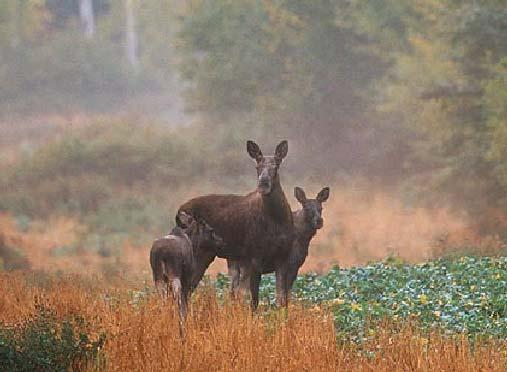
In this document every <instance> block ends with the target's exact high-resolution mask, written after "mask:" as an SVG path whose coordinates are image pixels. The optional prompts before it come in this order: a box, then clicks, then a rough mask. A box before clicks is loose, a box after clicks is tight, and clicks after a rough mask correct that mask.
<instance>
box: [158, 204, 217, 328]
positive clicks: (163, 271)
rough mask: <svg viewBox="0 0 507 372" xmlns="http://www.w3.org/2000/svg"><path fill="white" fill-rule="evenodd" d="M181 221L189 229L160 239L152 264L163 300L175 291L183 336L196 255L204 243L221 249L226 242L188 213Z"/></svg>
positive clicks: (172, 232) (176, 229) (177, 230)
mask: <svg viewBox="0 0 507 372" xmlns="http://www.w3.org/2000/svg"><path fill="white" fill-rule="evenodd" d="M180 218H181V219H182V220H183V221H184V223H185V226H186V228H181V227H179V226H177V227H175V228H174V229H173V230H172V231H171V233H170V234H169V235H166V236H164V237H162V238H159V239H156V240H155V241H154V242H153V245H152V247H151V252H150V264H151V269H152V271H153V281H154V282H155V287H156V288H157V291H158V292H159V293H160V294H161V295H162V297H163V298H167V297H168V296H169V290H170V291H171V292H172V295H173V298H174V301H175V302H176V303H177V305H178V310H179V316H180V333H183V321H184V319H185V317H186V313H187V307H188V297H189V295H190V291H191V283H192V273H193V271H194V252H195V251H196V250H198V249H199V246H200V245H201V244H203V245H206V246H209V247H214V246H215V245H217V246H221V245H222V244H223V242H222V239H221V238H220V237H219V236H218V235H216V233H215V231H214V230H213V229H212V228H211V227H210V226H209V225H208V224H207V223H206V222H204V221H198V220H196V219H194V218H192V217H191V216H189V215H187V214H186V213H182V214H181V215H180Z"/></svg>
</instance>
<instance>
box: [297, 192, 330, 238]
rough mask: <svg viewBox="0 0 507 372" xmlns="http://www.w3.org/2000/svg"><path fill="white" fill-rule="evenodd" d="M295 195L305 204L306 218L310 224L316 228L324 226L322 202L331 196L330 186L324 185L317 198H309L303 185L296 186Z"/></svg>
mask: <svg viewBox="0 0 507 372" xmlns="http://www.w3.org/2000/svg"><path fill="white" fill-rule="evenodd" d="M294 196H295V197H296V199H297V200H298V202H300V203H301V205H302V206H303V214H304V219H305V222H306V223H307V224H308V226H310V227H311V228H313V229H316V230H317V229H320V228H322V226H324V219H323V218H322V203H324V202H325V201H326V200H327V198H329V187H324V188H323V189H322V190H321V191H320V192H319V193H318V194H317V196H316V197H315V199H307V198H306V195H305V192H304V190H303V189H302V188H301V187H295V188H294Z"/></svg>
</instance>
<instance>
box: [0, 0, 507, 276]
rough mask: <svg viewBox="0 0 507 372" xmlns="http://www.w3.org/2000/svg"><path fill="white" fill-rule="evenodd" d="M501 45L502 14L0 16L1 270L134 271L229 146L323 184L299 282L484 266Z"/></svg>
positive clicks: (140, 8) (48, 0) (469, 9)
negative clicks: (387, 261)
mask: <svg viewBox="0 0 507 372" xmlns="http://www.w3.org/2000/svg"><path fill="white" fill-rule="evenodd" d="M506 40H507V7H506V5H505V2H504V1H503V0H497V1H495V0H488V1H486V0H483V1H481V0H476V1H465V2H463V1H454V0H432V1H414V2H408V1H401V0H378V1H375V2H372V1H366V0H348V1H345V0H328V1H324V0H316V1H311V2H310V1H303V0H281V1H261V0H234V1H233V0H214V1H205V0H189V1H175V0H172V1H171V0H150V1H141V0H2V1H1V2H0V267H1V268H4V269H9V268H33V269H43V270H46V269H61V270H76V271H99V272H104V273H113V272H116V271H142V270H146V269H147V267H148V251H149V247H150V245H151V241H152V240H153V238H155V237H157V236H159V235H160V234H163V233H165V232H166V231H167V230H168V229H169V228H170V227H171V226H172V225H173V216H174V213H175V210H176V208H177V207H178V206H179V205H180V204H181V203H182V202H184V201H185V200H186V199H188V198H190V197H192V196H196V195H200V194H205V193H209V192H234V193H246V192H248V191H250V190H252V189H253V188H254V187H255V170H254V167H253V165H252V162H251V160H250V159H249V157H248V155H247V154H246V151H245V147H246V146H245V142H246V140H247V139H254V140H256V141H257V142H258V143H259V144H260V145H261V148H262V150H263V152H264V153H266V154H268V153H271V152H272V151H273V150H274V148H275V146H276V144H277V143H278V142H279V141H280V140H281V139H288V140H289V155H288V158H287V159H286V161H285V162H284V163H283V165H282V167H281V174H282V183H283V186H284V190H285V192H286V194H287V196H288V198H289V199H290V201H291V203H292V204H293V207H294V208H297V202H296V201H295V200H294V198H293V196H292V194H293V191H292V190H293V187H294V186H296V185H297V186H302V187H304V189H305V190H306V191H307V195H308V196H312V197H313V196H314V195H315V194H316V193H317V192H318V191H319V190H320V189H321V188H322V187H323V186H330V187H331V196H330V199H329V201H328V202H327V203H326V204H325V206H324V217H325V226H324V228H323V229H322V230H321V231H319V233H318V235H317V237H316V238H315V239H314V241H313V242H312V245H311V251H310V257H309V259H308V262H307V263H306V264H305V267H304V269H306V270H324V269H326V268H328V267H329V266H330V265H333V264H335V263H339V264H340V265H355V264H362V263H365V262H367V261H369V260H375V259H380V258H383V257H386V256H388V255H395V256H397V255H399V256H400V257H402V258H403V259H407V260H411V261H420V260H424V259H428V258H431V257H435V256H440V255H443V254H452V253H453V252H456V251H459V252H463V251H466V252H476V253H480V254H498V253H501V252H503V251H504V248H505V243H504V242H505V239H507V234H506V232H507V229H506V228H507V215H506V213H505V207H506V202H507V161H506V160H507V43H506ZM219 269H223V264H222V266H220V265H218V266H215V268H214V270H219Z"/></svg>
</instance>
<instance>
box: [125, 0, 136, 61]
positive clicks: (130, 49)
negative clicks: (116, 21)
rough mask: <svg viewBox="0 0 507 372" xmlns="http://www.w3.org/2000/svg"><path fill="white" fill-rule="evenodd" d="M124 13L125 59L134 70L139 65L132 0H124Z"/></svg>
mask: <svg viewBox="0 0 507 372" xmlns="http://www.w3.org/2000/svg"><path fill="white" fill-rule="evenodd" d="M125 10H126V12H127V14H126V39H127V40H126V42H127V44H126V49H127V50H126V52H127V60H128V61H129V63H130V65H131V66H132V67H134V69H135V70H137V69H138V66H139V56H138V37H137V30H136V18H135V14H134V6H133V1H132V0H125Z"/></svg>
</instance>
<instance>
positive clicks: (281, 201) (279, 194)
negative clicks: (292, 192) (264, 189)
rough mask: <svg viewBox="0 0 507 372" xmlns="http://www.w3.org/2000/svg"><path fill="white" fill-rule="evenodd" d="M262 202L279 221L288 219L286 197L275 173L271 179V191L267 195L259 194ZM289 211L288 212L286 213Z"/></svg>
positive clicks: (288, 209) (288, 208)
mask: <svg viewBox="0 0 507 372" xmlns="http://www.w3.org/2000/svg"><path fill="white" fill-rule="evenodd" d="M261 198H262V204H263V206H264V208H266V210H267V211H268V213H269V214H271V215H272V216H273V217H274V218H276V219H277V220H279V221H286V220H288V219H290V207H289V203H288V202H287V199H286V198H285V194H284V193H283V190H282V185H281V184H280V178H279V176H278V175H277V176H276V178H275V179H274V180H273V185H272V188H271V192H270V193H269V194H267V195H261ZM287 211H289V213H287Z"/></svg>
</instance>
